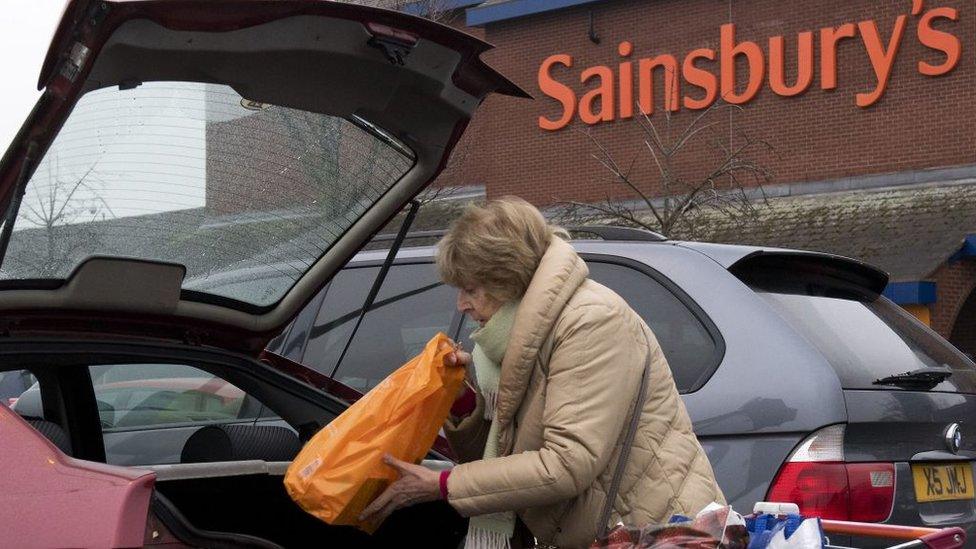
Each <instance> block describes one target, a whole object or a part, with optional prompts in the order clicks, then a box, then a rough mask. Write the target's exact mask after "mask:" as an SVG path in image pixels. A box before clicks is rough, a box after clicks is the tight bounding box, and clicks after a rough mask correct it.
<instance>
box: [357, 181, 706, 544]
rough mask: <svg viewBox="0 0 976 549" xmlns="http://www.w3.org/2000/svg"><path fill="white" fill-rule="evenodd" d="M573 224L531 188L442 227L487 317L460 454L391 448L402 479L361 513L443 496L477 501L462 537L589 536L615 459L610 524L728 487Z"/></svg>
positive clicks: (458, 275)
mask: <svg viewBox="0 0 976 549" xmlns="http://www.w3.org/2000/svg"><path fill="white" fill-rule="evenodd" d="M565 236H566V235H565V233H564V232H563V231H561V230H560V229H555V228H553V227H550V226H549V225H548V224H547V223H546V221H545V219H544V218H543V216H542V214H541V213H540V212H539V211H538V210H537V209H536V208H535V207H533V206H531V205H530V204H528V203H527V202H525V201H523V200H521V199H518V198H503V199H501V200H494V201H491V202H488V203H487V204H486V205H484V206H474V207H469V208H468V209H467V210H466V211H465V212H464V214H463V215H462V216H461V217H460V218H459V219H458V220H457V221H456V222H455V223H454V225H453V226H452V228H451V230H450V231H449V232H448V234H447V235H446V236H445V237H444V238H443V240H441V242H440V244H439V245H438V253H437V266H438V269H439V271H440V274H441V276H442V278H443V279H444V281H445V282H446V283H448V284H450V285H452V286H455V287H457V288H458V289H459V294H458V308H459V309H460V310H461V311H462V312H463V313H465V314H466V315H468V316H469V317H470V318H472V319H474V320H476V321H478V322H479V323H480V324H481V327H480V328H479V329H478V330H476V331H475V332H474V333H473V334H472V336H471V337H472V340H474V341H475V343H476V345H475V348H474V351H473V353H472V355H473V362H474V370H475V373H476V375H475V377H476V382H477V385H478V391H477V394H476V395H475V396H476V398H475V399H470V400H472V401H473V402H474V404H473V406H470V405H469V406H464V402H465V398H464V397H463V396H462V397H460V398H459V400H458V402H457V403H456V404H455V408H454V409H453V410H452V418H451V419H450V420H449V421H448V424H447V425H446V426H445V432H446V433H447V437H448V440H449V441H450V443H451V446H452V448H453V449H454V450H455V452H456V453H457V455H458V457H459V458H460V462H461V464H460V465H457V466H456V467H455V468H454V469H453V470H452V471H450V472H444V473H436V472H433V471H429V470H427V469H425V468H423V467H420V466H416V465H413V464H409V463H403V462H400V461H397V460H395V459H392V458H390V457H387V458H386V462H387V463H388V464H390V465H391V466H393V467H395V468H396V469H398V470H399V472H400V479H399V480H398V481H396V482H395V483H393V484H392V485H391V486H390V487H389V488H388V489H387V490H386V491H385V492H384V493H383V494H382V495H381V496H380V497H379V498H377V500H376V501H375V502H373V504H371V505H370V506H369V507H368V508H367V509H366V511H365V512H364V517H365V518H371V519H381V518H385V517H386V516H387V515H388V514H389V513H391V512H392V511H394V510H395V509H398V508H400V507H404V506H406V505H412V504H414V503H418V502H422V501H430V500H434V499H437V498H446V499H447V501H448V503H450V505H452V506H453V507H454V508H455V509H457V511H458V512H460V513H461V514H462V515H464V516H468V517H472V518H471V521H470V525H469V529H468V537H467V540H466V543H465V547H466V548H467V549H472V548H480V547H508V546H527V545H529V544H530V543H527V542H531V538H532V537H535V538H536V539H537V540H538V542H539V543H540V544H542V545H552V546H558V547H586V546H588V545H589V544H590V543H591V542H592V541H593V539H594V537H595V536H596V535H597V532H598V529H599V527H600V526H599V525H598V522H599V521H600V519H601V515H602V511H603V509H604V507H605V502H606V499H607V493H609V492H611V491H612V489H611V484H613V481H614V478H613V477H614V472H615V471H616V469H617V466H618V461H620V466H621V467H622V468H623V469H622V471H623V474H622V477H621V480H620V481H619V485H618V486H619V488H618V491H617V495H616V498H615V499H614V501H613V505H612V513H611V515H610V521H609V523H610V524H615V523H617V522H618V521H622V522H624V523H626V524H633V525H644V524H647V523H661V522H665V521H667V520H668V518H669V517H670V516H671V515H672V514H683V515H692V514H694V513H696V512H697V511H699V510H700V509H701V508H703V507H704V506H705V505H707V504H709V503H711V502H712V501H718V502H724V498H723V496H722V492H721V490H720V489H719V487H718V485H717V484H716V482H715V478H714V475H713V473H712V468H711V465H710V464H709V462H708V458H707V457H706V456H705V452H704V451H703V450H702V448H701V446H700V445H699V443H698V440H697V438H695V434H694V432H693V431H692V426H691V421H690V420H689V418H688V414H687V412H686V410H685V407H684V404H683V403H682V401H681V399H680V397H679V396H678V391H677V389H676V388H675V386H674V381H673V379H672V378H671V372H670V370H669V369H668V365H667V362H666V360H665V358H664V355H663V354H662V352H661V348H660V346H659V345H658V344H657V340H656V339H655V338H654V335H653V334H652V333H651V331H650V329H649V328H648V327H647V325H646V324H645V323H644V322H643V320H641V318H640V317H639V316H638V315H637V314H636V313H635V312H634V311H633V310H632V309H631V308H630V307H629V306H628V305H627V304H626V303H625V302H624V301H623V299H621V298H620V297H619V296H617V295H616V294H615V293H613V292H612V291H611V290H609V289H607V288H605V287H603V286H601V285H600V284H598V283H596V282H593V281H592V280H589V279H588V278H587V274H588V271H587V267H586V264H585V263H584V262H583V260H581V259H580V257H579V256H578V255H577V254H576V252H575V251H574V250H573V248H572V246H570V245H569V244H568V243H567V242H566V241H565V239H564V237H565ZM455 360H456V361H457V362H459V363H460V364H463V365H466V364H468V363H469V361H471V360H472V356H469V355H467V354H466V353H458V354H457V355H456V357H455ZM648 363H649V374H648V375H649V377H648V378H647V380H646V386H647V389H646V391H645V399H644V403H643V407H642V410H641V413H640V415H639V417H638V418H637V419H636V421H637V424H636V425H637V431H636V436H635V437H634V438H633V443H632V446H631V448H632V450H631V451H630V454H629V456H628V457H627V459H626V461H625V462H624V461H622V460H620V459H619V458H620V456H621V450H622V449H623V448H624V447H625V446H626V445H625V440H624V439H625V438H626V435H627V432H628V430H629V426H630V423H631V419H632V415H633V412H634V408H635V404H636V403H637V402H638V394H637V393H638V387H640V385H641V376H642V374H643V373H644V371H645V370H646V369H648V366H647V365H648ZM465 408H467V409H465ZM471 408H473V409H471ZM526 528H527V529H528V533H526V532H525V529H526ZM526 534H529V535H526Z"/></svg>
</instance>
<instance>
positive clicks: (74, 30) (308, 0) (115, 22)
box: [0, 0, 529, 356]
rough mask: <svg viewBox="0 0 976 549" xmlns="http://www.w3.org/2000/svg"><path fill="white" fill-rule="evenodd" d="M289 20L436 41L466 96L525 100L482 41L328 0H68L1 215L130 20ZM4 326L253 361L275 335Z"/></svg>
mask: <svg viewBox="0 0 976 549" xmlns="http://www.w3.org/2000/svg"><path fill="white" fill-rule="evenodd" d="M100 6H101V7H102V8H104V9H102V8H99V7H100ZM295 15H321V16H328V17H334V18H343V19H349V20H355V21H361V22H363V23H365V24H367V25H369V24H373V25H376V26H380V27H385V28H386V29H387V31H385V32H387V33H392V34H394V35H397V34H402V35H404V36H405V35H410V36H415V37H423V38H425V39H429V40H431V41H434V42H438V43H440V44H443V45H445V46H447V47H450V48H452V49H454V50H456V51H457V52H458V53H459V54H460V55H461V64H460V65H459V68H458V70H457V72H456V73H455V74H454V75H453V80H454V82H455V84H456V85H458V86H459V87H461V88H462V89H464V90H467V91H469V92H470V93H472V94H474V95H475V96H482V95H485V94H486V93H487V92H489V91H491V90H496V91H497V92H499V93H503V94H508V95H515V96H521V97H529V96H528V94H526V93H525V92H524V91H523V90H521V89H520V88H519V87H518V86H516V85H515V84H513V83H511V82H510V81H509V80H507V79H506V78H504V77H503V76H501V75H500V74H498V73H497V72H496V71H494V70H493V69H492V68H490V67H489V66H487V65H486V64H484V62H482V61H481V59H480V57H479V56H480V55H481V53H483V52H484V51H486V50H488V49H490V48H491V45H490V44H487V43H485V42H483V41H481V40H479V39H477V38H475V37H473V36H470V35H468V34H465V33H463V32H461V31H458V30H456V29H453V28H451V27H447V26H445V25H441V24H438V23H434V22H432V21H429V20H426V19H422V18H419V17H413V16H409V15H406V14H403V13H398V12H393V11H389V10H383V9H376V8H370V7H366V6H359V5H352V4H346V3H341V2H334V1H330V0H104V1H98V2H96V1H95V0H70V2H69V3H68V5H67V6H66V8H65V10H64V14H63V16H62V19H61V22H60V23H59V25H58V29H57V31H55V34H54V37H53V39H52V42H51V47H50V49H49V50H48V54H47V57H46V58H45V61H44V65H43V68H42V70H41V75H40V79H39V81H38V88H39V89H40V88H46V89H45V93H44V95H42V97H41V99H40V100H39V101H38V103H37V106H36V107H35V109H34V111H33V112H32V113H31V115H30V117H29V118H28V121H27V122H26V123H25V125H24V127H23V128H22V129H21V131H20V132H19V133H18V134H17V136H16V137H15V138H14V141H13V143H12V144H11V145H10V147H9V148H8V150H7V152H6V154H5V155H4V156H3V159H2V160H0V211H6V209H7V205H8V203H9V202H10V200H11V197H12V194H13V193H12V190H13V188H14V184H15V182H16V181H17V179H18V177H19V176H20V174H21V172H22V169H23V168H24V166H25V164H26V160H27V155H28V144H29V143H32V142H33V143H35V144H36V149H35V150H34V153H33V154H34V158H35V159H36V158H39V157H40V155H42V154H43V153H44V151H46V150H47V148H48V146H50V143H51V142H52V141H53V139H54V137H55V135H56V134H57V132H58V131H59V130H60V128H61V126H62V125H63V123H64V120H65V119H66V118H67V116H68V114H69V113H70V112H71V109H72V107H73V106H74V104H75V102H76V101H77V99H78V96H79V93H80V91H81V88H82V86H83V84H84V82H85V80H86V78H87V76H88V73H89V72H90V70H91V67H92V65H93V64H94V62H93V61H94V59H95V57H97V55H98V53H99V51H100V49H101V47H102V46H104V44H105V42H106V41H107V40H108V38H109V37H110V36H111V35H112V33H113V31H114V30H115V29H116V28H117V27H118V26H119V25H121V24H122V23H124V22H126V21H129V20H132V19H148V20H152V21H155V22H156V23H159V24H160V25H162V26H164V27H167V28H171V29H177V30H197V31H206V30H212V31H226V30H233V29H240V28H245V27H249V26H253V25H257V24H261V23H266V22H269V21H274V20H277V19H282V18H285V17H290V16H295ZM75 43H80V44H83V45H84V46H85V47H87V48H88V49H89V50H90V53H89V55H88V58H87V61H86V63H85V64H84V65H83V67H82V68H81V71H80V73H79V74H78V76H77V77H76V78H75V79H74V80H73V81H70V80H68V79H67V78H65V77H64V76H63V75H61V74H60V73H59V65H60V63H61V62H62V61H63V60H64V59H65V58H66V57H67V55H68V53H69V52H70V51H71V49H72V45H73V44H75ZM466 126H467V121H461V122H459V123H458V124H457V125H456V127H455V128H454V131H453V133H452V135H451V142H450V143H449V145H448V147H447V148H446V149H445V154H444V155H443V157H442V158H441V160H440V165H439V167H438V169H437V170H436V171H435V173H434V174H432V178H433V177H436V176H437V174H438V173H440V171H441V170H442V169H443V167H444V165H445V164H446V162H447V159H448V157H449V153H450V151H451V149H452V148H453V146H454V144H456V142H457V140H458V139H460V137H461V135H462V133H463V132H464V129H465V127H466ZM31 169H32V168H31ZM392 215H394V214H391V216H392ZM380 226H382V225H380ZM309 299H311V296H310V297H309ZM4 321H5V324H6V325H4V326H0V329H5V328H6V329H10V330H11V331H16V332H18V334H23V333H25V332H32V331H36V332H38V333H48V334H50V333H54V334H57V335H59V336H60V335H63V334H71V335H79V336H82V337H85V336H94V337H98V336H104V335H111V336H118V335H120V334H131V335H135V336H148V337H153V338H159V339H170V340H172V339H176V340H182V339H185V337H184V336H185V335H186V334H187V333H191V334H192V337H193V339H195V340H197V341H199V342H201V343H205V344H210V345H214V346H218V347H222V348H225V349H230V350H234V351H238V352H244V353H248V354H250V355H252V356H255V355H257V354H258V353H259V352H260V350H261V349H262V348H263V347H264V346H265V345H266V344H267V342H268V341H269V340H270V339H271V338H272V337H274V335H275V334H276V333H277V331H278V329H277V328H276V329H274V330H270V331H268V332H260V333H258V332H249V331H245V330H241V329H233V328H231V327H228V326H223V325H219V324H215V323H207V322H203V321H199V320H194V319H190V318H173V317H169V316H165V315H159V316H156V317H154V316H152V315H143V314H128V313H125V312H112V313H99V312H93V311H53V312H52V311H48V312H38V311H33V310H25V311H5V314H4Z"/></svg>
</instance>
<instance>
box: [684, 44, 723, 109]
mask: <svg viewBox="0 0 976 549" xmlns="http://www.w3.org/2000/svg"><path fill="white" fill-rule="evenodd" d="M696 59H708V60H709V61H715V51H713V50H710V49H706V48H700V49H697V50H695V51H693V52H691V53H689V54H688V56H687V57H685V62H684V63H683V64H682V67H681V72H682V74H683V75H684V77H685V81H686V82H688V83H689V84H691V85H692V86H695V87H697V88H701V89H702V90H705V96H704V97H702V98H701V99H693V98H692V97H691V96H688V95H686V96H685V98H684V105H685V107H686V108H689V109H707V108H708V107H709V106H710V105H711V104H712V103H714V102H715V98H716V97H717V96H718V78H717V77H716V76H715V75H714V74H712V73H710V72H708V71H706V70H705V69H701V68H698V67H696V66H695V60H696Z"/></svg>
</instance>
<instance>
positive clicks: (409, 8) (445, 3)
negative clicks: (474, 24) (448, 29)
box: [341, 0, 464, 25]
mask: <svg viewBox="0 0 976 549" xmlns="http://www.w3.org/2000/svg"><path fill="white" fill-rule="evenodd" d="M341 1H343V2H345V3H347V4H357V5H360V6H372V7H374V8H385V9H388V10H394V11H402V12H406V13H410V14H413V15H417V16H420V17H424V18H426V19H430V20H431V21H437V22H438V23H444V24H448V25H449V24H453V23H455V22H457V21H458V19H457V18H458V17H459V16H461V15H462V14H463V13H464V10H459V9H457V7H456V6H455V5H452V4H454V3H453V2H451V1H450V0H341Z"/></svg>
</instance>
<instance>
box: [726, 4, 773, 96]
mask: <svg viewBox="0 0 976 549" xmlns="http://www.w3.org/2000/svg"><path fill="white" fill-rule="evenodd" d="M721 49H722V55H721V71H722V99H724V100H725V101H728V102H729V103H732V104H735V105H738V104H742V103H745V102H747V101H749V100H751V99H752V98H753V97H755V96H756V94H757V93H759V88H761V87H762V83H763V71H764V63H763V52H762V49H760V48H759V46H758V45H756V43H755V42H750V41H748V40H746V41H745V42H742V43H740V44H736V43H735V24H734V23H726V24H724V25H722V33H721ZM739 55H744V56H746V59H747V60H748V61H749V80H748V81H747V83H746V89H745V91H744V92H742V93H741V94H737V93H736V92H735V83H736V78H735V58H736V57H737V56H739Z"/></svg>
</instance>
